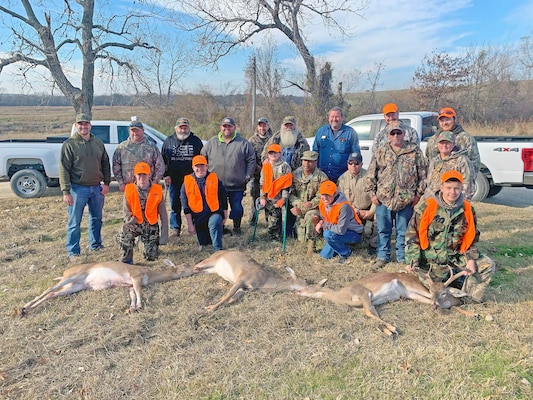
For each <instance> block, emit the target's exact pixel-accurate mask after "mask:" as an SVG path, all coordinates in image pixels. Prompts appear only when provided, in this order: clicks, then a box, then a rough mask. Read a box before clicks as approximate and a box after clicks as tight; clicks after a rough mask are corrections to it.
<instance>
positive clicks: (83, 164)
mask: <svg viewBox="0 0 533 400" xmlns="http://www.w3.org/2000/svg"><path fill="white" fill-rule="evenodd" d="M383 114H384V119H385V122H386V125H385V127H384V128H383V129H382V130H381V131H380V132H379V133H378V134H377V135H376V136H375V138H374V145H373V149H372V152H373V155H372V158H371V160H370V161H369V167H368V169H367V170H365V169H364V168H363V159H362V155H361V151H360V148H359V140H358V137H357V133H356V132H355V131H354V130H353V128H351V127H350V126H348V125H346V124H345V123H344V118H345V116H344V114H343V111H342V109H340V108H339V107H334V108H332V109H331V110H329V112H328V124H326V125H324V126H322V127H321V128H320V129H319V130H318V131H317V133H316V135H315V140H314V144H313V148H312V149H311V148H310V146H309V144H308V142H307V140H306V139H305V137H304V136H303V134H302V132H300V131H299V129H298V125H297V122H296V118H295V117H293V116H287V117H285V118H284V119H283V121H282V124H281V127H280V130H279V131H278V132H276V133H273V132H272V130H271V129H270V124H269V121H268V119H267V118H259V119H258V121H257V129H256V132H255V133H254V134H253V136H252V137H251V138H250V139H249V140H247V139H246V138H244V137H243V136H242V135H241V134H240V133H238V132H237V127H236V123H235V121H234V120H233V118H230V117H226V118H224V119H223V120H222V122H221V124H220V131H219V133H218V134H217V135H215V136H214V137H212V138H211V139H210V140H209V141H207V142H206V144H205V145H203V143H202V141H201V140H200V139H199V138H198V137H197V136H196V135H194V133H193V132H192V131H191V129H190V123H189V121H188V119H186V118H179V119H178V120H177V122H176V126H175V133H174V134H173V135H170V136H169V137H168V138H167V139H166V140H165V142H164V144H163V148H162V151H161V152H159V150H158V149H157V146H155V145H154V144H153V143H151V142H150V141H149V140H147V139H146V138H145V137H144V127H143V124H142V122H140V121H138V120H133V121H132V122H131V124H130V136H129V138H128V139H127V140H126V141H124V142H123V143H121V144H120V145H119V146H118V147H117V149H116V151H115V153H114V154H113V157H112V170H113V174H114V176H115V179H116V180H117V182H118V183H119V189H120V191H122V192H124V207H123V208H124V224H123V226H122V229H121V232H120V234H119V235H118V243H119V245H120V248H121V252H122V253H121V258H120V260H121V261H123V262H127V263H132V262H133V247H134V243H135V239H136V238H137V237H140V240H141V241H142V242H143V244H144V246H143V256H144V258H145V259H147V260H154V259H155V258H157V256H158V248H159V245H162V244H165V243H167V242H168V236H169V229H168V228H169V226H170V229H171V231H173V232H174V233H175V236H180V234H181V228H182V217H181V214H182V212H183V213H184V215H185V219H186V223H187V231H188V233H189V234H196V237H197V241H198V244H199V246H200V248H203V247H205V246H208V245H212V246H213V249H214V250H220V249H222V248H223V244H222V240H223V235H224V234H225V233H232V234H234V235H240V234H241V233H242V227H241V223H242V219H243V217H244V208H243V205H242V202H243V197H244V194H245V190H246V188H247V186H248V185H249V186H250V195H251V200H252V201H251V207H252V208H251V212H250V216H249V219H248V224H249V225H251V226H254V225H256V224H257V222H258V216H259V214H260V212H261V210H263V209H264V212H265V218H266V223H267V236H268V238H269V239H270V240H274V241H278V240H279V239H280V237H281V234H282V229H281V227H282V221H283V223H284V224H286V231H285V232H286V234H287V235H289V236H294V237H296V238H297V239H298V240H300V241H302V242H307V252H308V254H309V255H310V254H312V253H314V252H315V251H316V242H317V239H318V238H319V237H320V236H322V237H323V239H324V242H325V245H324V247H323V248H322V249H321V251H320V256H321V257H322V258H324V259H331V258H334V257H337V259H338V260H339V262H341V263H343V262H345V261H346V260H347V259H348V257H350V255H351V253H352V248H353V246H352V245H353V244H356V243H358V242H360V241H361V239H362V236H363V234H364V232H365V225H366V224H368V226H367V227H366V228H367V230H368V231H369V239H368V243H369V247H368V251H369V253H370V254H371V255H375V256H376V258H377V259H376V261H375V264H374V265H375V266H376V267H377V268H381V267H383V266H384V265H385V264H387V263H388V262H390V261H391V260H392V251H391V242H392V240H393V237H394V236H393V232H394V233H395V251H394V255H395V258H396V261H397V262H399V263H404V264H407V265H408V269H409V270H410V271H414V270H417V271H418V270H426V271H427V270H430V271H431V274H432V276H433V277H435V278H436V279H445V278H446V277H447V274H448V270H447V269H446V268H447V266H448V265H451V266H453V267H454V268H455V269H456V270H462V269H466V270H467V271H468V274H469V275H471V276H472V277H470V276H469V279H467V280H466V281H465V282H462V284H463V285H465V286H466V282H469V285H470V286H469V289H471V292H472V293H473V294H472V296H473V298H475V299H478V300H480V296H482V292H483V290H484V288H485V287H486V285H487V284H488V282H489V281H490V277H491V275H492V272H494V263H493V262H492V260H490V259H489V258H487V257H483V256H480V255H479V252H478V251H477V249H476V248H475V243H476V241H477V239H478V236H479V232H478V231H477V228H476V217H475V211H474V209H473V207H472V205H471V204H470V202H469V201H468V200H469V199H470V198H471V196H472V195H473V192H474V178H475V175H476V174H477V172H478V171H479V167H480V161H479V153H478V151H477V145H476V142H475V139H474V138H473V137H472V136H470V135H469V134H468V133H466V132H465V131H464V130H463V129H462V127H461V126H460V125H459V124H457V122H456V118H457V116H456V113H455V111H454V110H453V109H452V108H449V107H446V108H443V109H442V110H441V111H440V113H439V114H438V117H437V118H438V121H439V127H438V129H437V132H436V134H435V135H434V136H433V137H432V138H430V141H429V142H428V146H427V149H426V154H425V155H424V154H423V153H422V151H421V150H420V147H419V141H420V137H419V135H418V133H417V132H416V130H414V129H413V128H411V127H408V126H404V124H403V123H402V122H401V121H400V119H399V111H398V108H397V106H396V105H395V104H393V103H389V104H387V105H385V106H384V107H383ZM76 127H77V133H75V134H74V135H73V136H72V137H71V138H69V139H68V140H67V141H66V142H65V144H64V145H63V149H62V155H61V165H60V168H61V176H60V184H61V190H62V191H63V201H64V202H65V204H67V206H68V214H69V221H68V226H67V246H66V247H67V252H68V255H69V256H70V257H71V258H73V259H75V258H76V257H78V256H79V254H80V244H79V242H80V222H81V217H82V214H83V210H84V208H85V206H88V209H89V235H88V236H89V249H90V250H92V251H97V250H99V249H100V248H102V246H103V245H102V239H101V234H100V232H101V226H102V207H103V203H104V196H105V194H106V193H107V191H108V190H109V182H110V179H111V176H110V175H111V168H110V162H109V156H108V155H107V153H106V150H105V147H104V145H103V143H102V142H101V141H100V140H99V139H98V138H96V137H95V136H94V135H92V134H91V133H90V129H91V124H90V118H89V117H88V116H87V115H84V114H81V115H79V116H77V118H76ZM161 179H164V182H165V184H166V185H168V187H169V194H170V209H171V211H170V218H168V215H167V211H166V204H165V198H164V195H163V192H164V191H163V188H162V186H161V185H160V184H159V182H160V180H161ZM283 210H284V211H285V213H283ZM228 219H231V220H232V221H233V230H232V231H230V230H229V229H228V228H227V227H226V221H227V220H228ZM474 277H476V278H474ZM470 278H471V279H470ZM474 282H475V283H474ZM480 293H481V294H480Z"/></svg>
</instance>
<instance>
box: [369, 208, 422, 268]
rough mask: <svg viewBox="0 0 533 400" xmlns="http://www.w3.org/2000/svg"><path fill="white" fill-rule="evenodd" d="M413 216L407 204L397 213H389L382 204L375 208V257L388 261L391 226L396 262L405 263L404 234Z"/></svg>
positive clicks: (411, 209)
mask: <svg viewBox="0 0 533 400" xmlns="http://www.w3.org/2000/svg"><path fill="white" fill-rule="evenodd" d="M412 216H413V207H412V206H411V205H410V204H409V205H408V206H406V207H405V208H403V209H401V210H399V211H391V210H389V209H388V208H387V207H385V206H384V205H383V204H380V205H379V206H377V207H376V220H377V223H378V248H377V256H378V258H379V259H380V260H383V261H390V256H391V248H390V242H391V237H392V224H393V221H394V225H395V226H396V261H397V262H401V263H404V262H405V232H406V231H407V225H408V224H409V221H410V220H411V217H412Z"/></svg>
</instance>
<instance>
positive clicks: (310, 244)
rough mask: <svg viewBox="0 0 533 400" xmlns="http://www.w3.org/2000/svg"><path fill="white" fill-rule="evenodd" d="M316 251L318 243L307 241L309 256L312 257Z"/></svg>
mask: <svg viewBox="0 0 533 400" xmlns="http://www.w3.org/2000/svg"><path fill="white" fill-rule="evenodd" d="M315 251H316V242H315V241H314V240H312V239H307V255H308V256H312V255H313V254H314V252H315Z"/></svg>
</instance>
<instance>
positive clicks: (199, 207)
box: [183, 172, 219, 213]
mask: <svg viewBox="0 0 533 400" xmlns="http://www.w3.org/2000/svg"><path fill="white" fill-rule="evenodd" d="M183 185H184V187H185V194H186V195H187V201H188V203H189V208H190V209H191V211H192V212H193V213H200V212H202V211H203V210H204V202H203V201H202V193H200V188H199V187H198V183H197V182H196V179H194V177H193V176H192V175H186V176H185V178H184V179H183ZM205 201H206V202H207V205H208V206H209V209H210V210H211V211H212V212H215V211H217V210H218V209H219V203H218V177H217V174H215V173H214V172H211V173H210V174H209V175H207V176H206V178H205Z"/></svg>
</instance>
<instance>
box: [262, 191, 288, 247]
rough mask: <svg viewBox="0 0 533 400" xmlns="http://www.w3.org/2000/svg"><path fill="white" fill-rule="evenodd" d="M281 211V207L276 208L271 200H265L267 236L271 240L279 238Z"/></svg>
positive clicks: (282, 209)
mask: <svg viewBox="0 0 533 400" xmlns="http://www.w3.org/2000/svg"><path fill="white" fill-rule="evenodd" d="M283 211H284V208H283V207H282V208H277V207H275V206H274V203H273V202H272V201H271V200H267V203H266V206H265V214H266V216H267V230H268V238H269V239H271V240H278V239H280V236H281V223H282V215H283V214H282V213H283Z"/></svg>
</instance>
